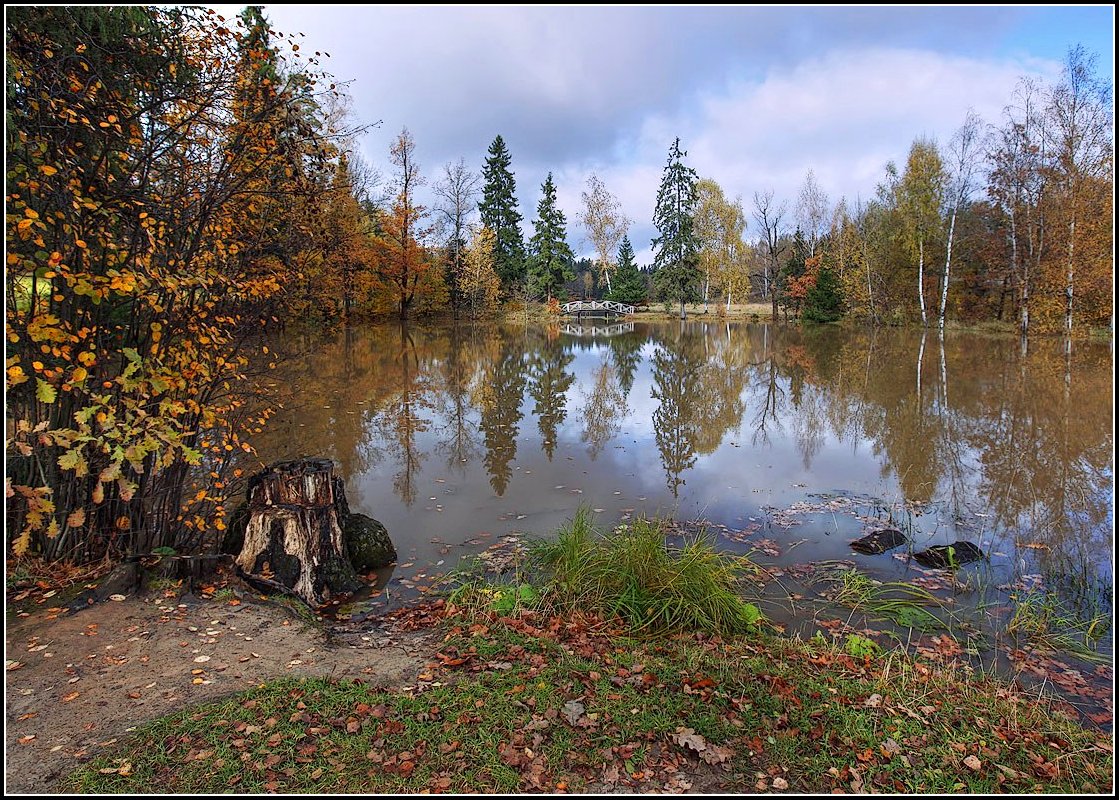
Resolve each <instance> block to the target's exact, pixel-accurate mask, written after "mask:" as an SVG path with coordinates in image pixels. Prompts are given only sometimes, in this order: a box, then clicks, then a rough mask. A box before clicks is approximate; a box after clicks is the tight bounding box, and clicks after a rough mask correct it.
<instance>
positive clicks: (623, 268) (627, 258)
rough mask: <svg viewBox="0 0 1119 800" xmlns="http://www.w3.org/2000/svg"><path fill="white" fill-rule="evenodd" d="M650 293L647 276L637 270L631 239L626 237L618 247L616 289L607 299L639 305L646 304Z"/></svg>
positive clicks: (615, 276)
mask: <svg viewBox="0 0 1119 800" xmlns="http://www.w3.org/2000/svg"><path fill="white" fill-rule="evenodd" d="M648 293H649V287H648V286H647V285H646V284H645V276H644V275H642V274H641V270H639V269H638V268H637V262H636V261H635V260H634V256H633V245H632V244H630V243H629V237H628V236H626V237H624V238H623V239H622V243H621V245H620V246H619V247H618V268H617V270H616V271H615V272H614V288H613V289H612V290H611V291H610V293H609V294H608V295H607V296H606V299H607V300H613V301H615V302H618V303H630V304H631V305H637V304H639V303H644V302H645V298H646V296H647V295H648Z"/></svg>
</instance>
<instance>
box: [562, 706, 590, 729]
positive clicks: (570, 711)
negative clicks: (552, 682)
mask: <svg viewBox="0 0 1119 800" xmlns="http://www.w3.org/2000/svg"><path fill="white" fill-rule="evenodd" d="M586 713H587V709H586V706H584V705H583V704H582V703H580V702H579V701H578V700H568V701H567V702H566V703H564V704H563V716H564V717H565V718H566V719H567V721H568V723H569V724H570V725H571V726H572V727H574V726H575V725H576V724H577V723H578V722H579V719H580V718H581V717H582V716H583V715H584V714H586Z"/></svg>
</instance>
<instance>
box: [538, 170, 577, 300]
mask: <svg viewBox="0 0 1119 800" xmlns="http://www.w3.org/2000/svg"><path fill="white" fill-rule="evenodd" d="M540 188H541V190H542V191H543V193H544V194H543V196H542V197H541V198H540V204H539V205H537V207H536V217H537V218H536V221H535V222H533V225H534V226H535V227H536V233H534V234H533V236H532V239H531V240H530V241H529V245H528V249H529V257H528V270H529V274H530V275H531V276H532V280H533V283H534V285H535V286H536V288H537V289H538V290H540V291H543V292H544V293H545V294H547V296H548V300H549V301H551V299H552V295H553V293H555V292H556V291H557V290H559V289H561V288H562V287H563V284H564V283H565V282H566V281H569V280H571V279H573V278H574V277H575V273H574V272H573V271H572V269H571V262H572V261H573V260H574V259H575V254H574V253H572V252H571V248H570V247H569V246H568V244H567V219H566V217H564V215H563V212H562V211H560V210H559V206H557V205H556V185H555V183H554V182H553V181H552V173H550V172H549V173H548V177H547V179H546V180H545V181H544V183H543V184H542V185H541V187H540Z"/></svg>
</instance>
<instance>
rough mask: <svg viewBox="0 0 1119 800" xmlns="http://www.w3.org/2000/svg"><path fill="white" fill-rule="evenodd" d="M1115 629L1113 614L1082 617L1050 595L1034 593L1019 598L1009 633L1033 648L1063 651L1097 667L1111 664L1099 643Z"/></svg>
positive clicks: (1008, 624)
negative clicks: (1112, 623) (1097, 665)
mask: <svg viewBox="0 0 1119 800" xmlns="http://www.w3.org/2000/svg"><path fill="white" fill-rule="evenodd" d="M1110 630H1111V618H1110V615H1109V614H1106V613H1103V612H1097V613H1094V614H1090V615H1087V616H1085V615H1078V614H1075V613H1073V612H1071V611H1069V610H1068V609H1066V608H1065V607H1064V605H1063V604H1062V603H1061V601H1060V600H1059V599H1058V598H1057V597H1055V596H1054V595H1052V594H1050V593H1048V592H1030V593H1028V594H1025V595H1021V596H1019V597H1017V598H1016V605H1015V607H1014V615H1013V616H1012V617H1011V618H1010V621H1009V622H1008V623H1007V624H1006V632H1007V633H1008V634H1010V635H1012V636H1017V637H1021V638H1022V639H1024V640H1025V641H1026V642H1027V643H1028V644H1030V645H1031V646H1033V647H1038V648H1042V649H1045V650H1055V651H1063V652H1066V653H1069V654H1071V655H1074V656H1076V657H1077V658H1080V659H1083V660H1085V661H1088V662H1090V663H1093V664H1106V663H1110V661H1111V658H1110V657H1109V656H1108V655H1107V654H1106V653H1103V654H1101V653H1099V652H1098V651H1097V650H1096V644H1097V643H1098V642H1099V640H1100V639H1101V638H1103V637H1104V636H1105V635H1107V633H1108V632H1109V631H1110Z"/></svg>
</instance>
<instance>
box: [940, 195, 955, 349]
mask: <svg viewBox="0 0 1119 800" xmlns="http://www.w3.org/2000/svg"><path fill="white" fill-rule="evenodd" d="M955 235H956V209H955V208H953V209H952V221H951V222H950V223H949V224H948V254H947V255H946V256H945V258H944V282H943V283H942V284H941V286H940V314H939V316H938V318H937V323H938V327H939V328H940V332H941V334H943V333H944V309H945V308H946V307H947V306H948V276H949V274H950V273H951V272H952V239H953V238H954V237H955Z"/></svg>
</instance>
